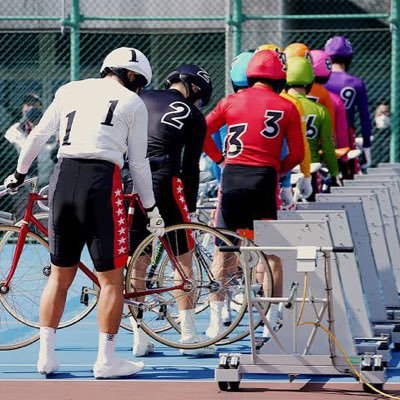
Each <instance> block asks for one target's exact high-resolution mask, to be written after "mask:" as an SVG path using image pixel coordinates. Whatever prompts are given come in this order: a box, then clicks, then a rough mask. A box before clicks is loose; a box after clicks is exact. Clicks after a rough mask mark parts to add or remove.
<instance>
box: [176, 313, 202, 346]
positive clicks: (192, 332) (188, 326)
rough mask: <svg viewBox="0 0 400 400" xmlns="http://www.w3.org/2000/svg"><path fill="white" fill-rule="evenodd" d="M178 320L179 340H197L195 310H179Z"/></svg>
mask: <svg viewBox="0 0 400 400" xmlns="http://www.w3.org/2000/svg"><path fill="white" fill-rule="evenodd" d="M179 320H180V323H181V341H182V343H194V342H198V341H199V340H198V336H197V332H196V325H195V311H194V309H191V310H179Z"/></svg>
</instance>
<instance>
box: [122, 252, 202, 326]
mask: <svg viewBox="0 0 400 400" xmlns="http://www.w3.org/2000/svg"><path fill="white" fill-rule="evenodd" d="M155 258H157V257H155V255H153V256H152V259H153V260H154V259H155ZM168 263H169V257H168V256H167V254H166V253H163V254H161V258H160V260H159V261H158V263H157V264H155V263H154V262H153V263H152V265H154V266H156V265H159V272H158V274H157V276H156V277H154V276H151V277H149V274H147V278H146V282H147V285H148V286H150V285H149V284H148V283H150V282H151V281H152V280H153V281H154V279H157V277H158V276H162V275H163V272H164V269H165V268H166V267H167V265H168ZM192 265H193V267H194V269H195V271H196V272H195V276H199V274H201V273H202V272H201V268H200V265H199V263H198V262H197V259H196V258H194V259H193V264H192ZM150 268H151V266H150ZM200 279H201V278H200ZM207 306H208V304H205V305H203V307H207ZM201 310H202V307H201V306H199V305H197V304H196V313H198V312H199V311H201ZM131 316H132V313H131V311H130V309H129V307H128V305H126V304H125V305H124V309H123V311H122V319H121V323H120V327H121V328H123V329H125V330H127V331H130V332H132V331H133V330H132V324H131V322H130V320H129V318H130V317H131ZM164 322H165V323H164V324H161V323H160V325H159V326H158V327H156V328H155V329H154V332H155V333H158V332H163V331H166V330H168V329H171V328H172V327H173V326H174V325H175V324H171V323H170V322H169V319H168V318H165V320H164Z"/></svg>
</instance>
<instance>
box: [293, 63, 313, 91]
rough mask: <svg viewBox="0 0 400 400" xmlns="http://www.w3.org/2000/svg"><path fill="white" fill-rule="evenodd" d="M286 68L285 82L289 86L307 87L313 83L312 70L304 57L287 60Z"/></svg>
mask: <svg viewBox="0 0 400 400" xmlns="http://www.w3.org/2000/svg"><path fill="white" fill-rule="evenodd" d="M286 68H287V72H286V82H287V84H288V85H289V86H307V85H311V84H312V83H313V82H314V70H313V67H312V65H311V63H310V61H308V59H307V58H306V57H292V58H289V60H287V61H286Z"/></svg>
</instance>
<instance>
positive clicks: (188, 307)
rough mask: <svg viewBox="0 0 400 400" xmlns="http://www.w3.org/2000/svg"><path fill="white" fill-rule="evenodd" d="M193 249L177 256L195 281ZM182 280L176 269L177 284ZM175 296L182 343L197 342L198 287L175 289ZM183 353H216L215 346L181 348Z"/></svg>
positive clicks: (184, 271)
mask: <svg viewBox="0 0 400 400" xmlns="http://www.w3.org/2000/svg"><path fill="white" fill-rule="evenodd" d="M192 258H193V251H189V252H187V253H184V254H182V255H180V256H177V261H178V262H179V265H180V266H181V268H182V272H183V273H184V274H185V276H186V277H187V278H188V279H189V280H191V281H192V282H194V284H195V286H196V283H195V276H194V274H193V267H192ZM181 281H182V279H181V277H180V275H179V273H178V271H175V284H177V285H178V284H179V283H180V282H181ZM174 296H175V298H176V301H177V303H178V308H179V321H180V326H181V342H182V343H196V342H198V341H199V335H198V332H197V329H196V320H195V318H196V311H195V307H196V299H197V289H196V288H194V289H193V290H192V291H191V292H184V291H174ZM180 351H181V354H185V355H212V354H214V353H215V351H216V349H215V346H207V347H203V348H200V349H195V350H187V349H181V350H180Z"/></svg>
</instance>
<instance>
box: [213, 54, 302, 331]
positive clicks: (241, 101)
mask: <svg viewBox="0 0 400 400" xmlns="http://www.w3.org/2000/svg"><path fill="white" fill-rule="evenodd" d="M246 73H247V77H248V81H249V86H250V87H249V88H248V89H245V90H242V91H240V92H237V93H234V94H232V95H230V96H228V97H226V98H224V99H222V100H221V101H220V102H219V103H218V105H217V106H216V107H215V109H214V110H213V111H212V112H211V113H210V114H209V115H208V116H207V118H206V121H207V136H208V135H209V134H210V133H211V132H216V131H217V130H218V129H220V128H221V127H222V126H223V125H225V124H227V128H228V134H227V138H226V158H225V165H226V166H225V169H224V173H223V175H222V182H221V186H222V195H221V200H220V211H221V213H222V217H223V219H224V220H225V223H226V227H227V228H228V229H230V230H232V231H236V230H238V229H253V221H254V220H259V219H276V218H277V204H276V187H277V184H278V178H279V174H285V173H286V172H288V171H290V170H291V169H292V168H293V167H295V166H296V165H297V164H299V163H301V162H302V161H303V158H304V142H303V136H302V132H301V123H300V116H299V113H298V111H297V109H296V107H295V106H294V105H293V103H291V102H290V101H288V100H286V99H284V98H282V97H281V96H279V94H278V93H280V92H281V90H282V88H283V86H284V84H285V82H286V80H285V79H286V68H285V64H284V61H283V60H282V59H281V58H280V57H279V54H278V53H277V52H275V51H271V50H263V51H259V52H257V53H256V54H255V55H254V56H253V58H252V59H251V60H250V62H249V65H248V67H247V71H246ZM284 138H286V141H287V145H288V149H289V152H288V155H287V156H286V157H285V158H284V159H283V160H281V159H280V157H281V150H282V143H283V139H284ZM216 264H219V263H216ZM278 265H280V263H279V264H278ZM218 273H221V271H216V274H217V275H218ZM222 273H226V271H224V272H222ZM273 273H274V279H275V281H276V285H275V291H274V293H275V295H276V296H280V295H281V292H282V270H281V268H278V270H275V271H273ZM221 279H224V277H221ZM210 300H211V301H212V302H213V301H215V299H210ZM218 300H219V301H220V302H221V301H222V300H223V298H220V299H218ZM277 307H278V305H276V308H277ZM271 308H275V307H271ZM277 311H278V310H277V309H276V310H274V311H273V312H274V313H275V314H277ZM270 321H271V320H270ZM271 325H272V326H273V325H274V324H273V323H271Z"/></svg>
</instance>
